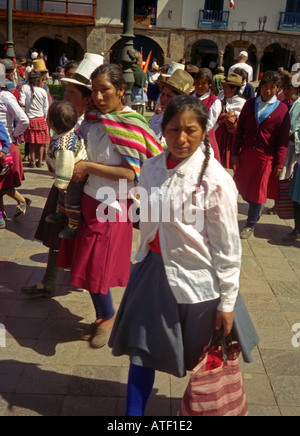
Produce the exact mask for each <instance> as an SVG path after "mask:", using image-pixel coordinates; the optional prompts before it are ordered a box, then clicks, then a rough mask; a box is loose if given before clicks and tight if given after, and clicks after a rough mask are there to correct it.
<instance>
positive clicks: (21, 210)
mask: <svg viewBox="0 0 300 436" xmlns="http://www.w3.org/2000/svg"><path fill="white" fill-rule="evenodd" d="M30 205H31V200H29V198H25V203H23V204H18V206H17V207H16V210H17V212H16V213H15V215H14V219H17V218H20V217H21V216H22V215H25V213H26V211H27V209H28V208H29V206H30Z"/></svg>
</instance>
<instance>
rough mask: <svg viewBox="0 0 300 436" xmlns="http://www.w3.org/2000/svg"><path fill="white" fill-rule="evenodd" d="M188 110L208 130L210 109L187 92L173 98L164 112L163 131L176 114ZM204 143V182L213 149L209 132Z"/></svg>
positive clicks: (201, 176)
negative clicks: (211, 149)
mask: <svg viewBox="0 0 300 436" xmlns="http://www.w3.org/2000/svg"><path fill="white" fill-rule="evenodd" d="M186 111H187V112H189V111H190V112H192V113H193V114H194V115H195V116H196V118H197V121H198V123H199V125H200V126H201V128H202V130H203V132H206V127H207V121H208V111H207V109H206V107H205V106H204V104H203V103H202V102H201V101H200V100H199V99H198V98H196V97H193V96H192V95H186V94H183V95H179V96H177V97H174V98H172V100H171V101H170V103H169V104H168V106H167V109H166V111H165V113H164V117H163V121H162V130H163V131H164V130H165V128H166V127H167V125H168V124H169V122H170V121H171V120H172V119H173V118H174V117H175V115H177V114H178V113H183V112H186ZM204 144H205V159H204V162H203V166H202V169H201V173H200V181H199V183H201V182H202V179H203V176H204V174H205V171H206V169H207V167H208V163H209V160H210V155H211V151H210V148H211V145H210V141H209V137H208V135H207V134H206V137H205V140H204ZM199 145H200V144H199Z"/></svg>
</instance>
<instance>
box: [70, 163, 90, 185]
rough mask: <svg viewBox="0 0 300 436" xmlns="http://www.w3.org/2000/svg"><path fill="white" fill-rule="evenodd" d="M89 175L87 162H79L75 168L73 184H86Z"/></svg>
mask: <svg viewBox="0 0 300 436" xmlns="http://www.w3.org/2000/svg"><path fill="white" fill-rule="evenodd" d="M88 175H89V174H88V172H87V162H85V161H83V160H82V161H80V162H77V164H75V166H74V171H73V177H72V182H75V183H79V182H84V181H85V180H86V179H87V178H88Z"/></svg>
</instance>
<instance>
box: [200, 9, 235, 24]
mask: <svg viewBox="0 0 300 436" xmlns="http://www.w3.org/2000/svg"><path fill="white" fill-rule="evenodd" d="M229 15H230V11H215V10H210V9H201V10H200V11H199V21H198V28H202V27H205V28H226V27H228V21H229Z"/></svg>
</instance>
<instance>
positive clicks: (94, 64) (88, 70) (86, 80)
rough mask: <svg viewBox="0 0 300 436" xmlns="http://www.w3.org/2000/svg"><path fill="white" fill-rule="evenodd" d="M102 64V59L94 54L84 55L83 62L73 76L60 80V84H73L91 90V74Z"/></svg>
mask: <svg viewBox="0 0 300 436" xmlns="http://www.w3.org/2000/svg"><path fill="white" fill-rule="evenodd" d="M103 63H104V57H103V56H101V55H98V54H94V53H85V55H84V58H83V60H82V61H81V62H80V64H79V65H78V67H77V69H76V71H75V73H74V74H73V76H72V77H71V78H70V79H68V78H65V77H64V78H63V79H61V81H62V82H69V83H75V85H82V86H85V87H86V88H89V89H91V86H92V83H91V80H90V77H91V74H92V72H93V71H95V69H96V68H98V67H100V65H102V64H103Z"/></svg>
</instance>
